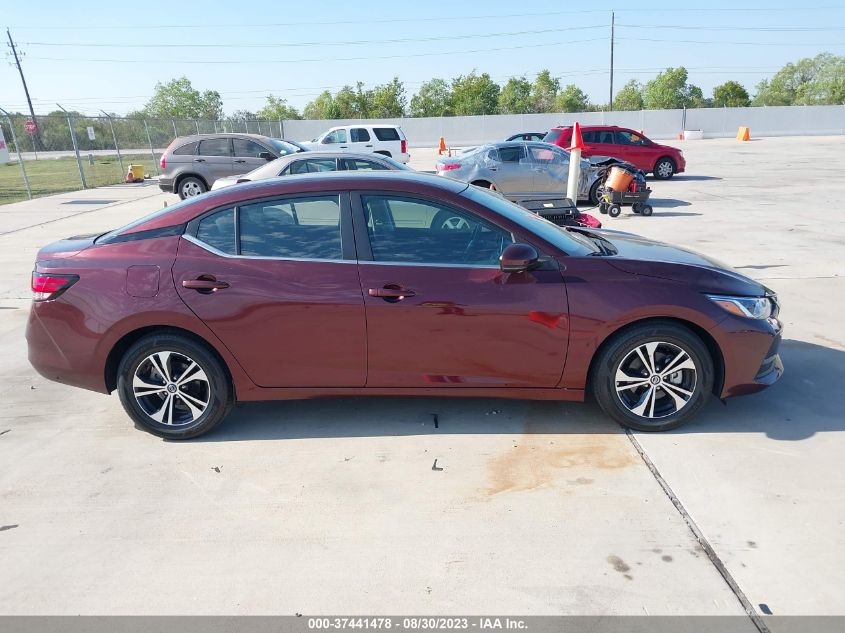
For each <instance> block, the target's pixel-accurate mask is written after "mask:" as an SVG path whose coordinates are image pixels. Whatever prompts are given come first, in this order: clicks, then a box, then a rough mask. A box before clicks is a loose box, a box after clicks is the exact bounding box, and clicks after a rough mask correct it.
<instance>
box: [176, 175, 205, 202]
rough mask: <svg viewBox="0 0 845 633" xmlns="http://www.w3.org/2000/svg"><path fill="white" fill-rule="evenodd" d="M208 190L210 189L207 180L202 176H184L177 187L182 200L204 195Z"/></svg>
mask: <svg viewBox="0 0 845 633" xmlns="http://www.w3.org/2000/svg"><path fill="white" fill-rule="evenodd" d="M206 191H208V187H207V186H206V184H205V181H204V180H203V179H202V178H197V177H196V176H186V177H185V178H182V179H181V180H180V181H179V186H178V188H177V193H178V194H179V197H180V198H181V199H182V200H184V199H185V198H193V197H195V196H199V195H202V194H204V193H205V192H206Z"/></svg>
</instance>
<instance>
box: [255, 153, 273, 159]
mask: <svg viewBox="0 0 845 633" xmlns="http://www.w3.org/2000/svg"><path fill="white" fill-rule="evenodd" d="M258 158H263V159H264V160H276V157H275V156H273V154H271V153H270V152H261V153H259V154H258Z"/></svg>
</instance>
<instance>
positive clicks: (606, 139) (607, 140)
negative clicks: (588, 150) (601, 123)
mask: <svg viewBox="0 0 845 633" xmlns="http://www.w3.org/2000/svg"><path fill="white" fill-rule="evenodd" d="M596 134H597V135H598V140H597V141H596V143H604V144H605V145H614V144H616V141H614V140H613V132H611V131H609V130H603V131H600V132H596Z"/></svg>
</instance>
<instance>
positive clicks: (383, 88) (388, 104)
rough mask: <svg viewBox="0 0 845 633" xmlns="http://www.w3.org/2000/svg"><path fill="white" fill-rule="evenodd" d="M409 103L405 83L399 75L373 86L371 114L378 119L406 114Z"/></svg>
mask: <svg viewBox="0 0 845 633" xmlns="http://www.w3.org/2000/svg"><path fill="white" fill-rule="evenodd" d="M407 103H408V100H407V99H406V97H405V85H404V84H403V83H402V82H401V81H399V77H394V78H393V79H392V80H391V81H390V82H388V83H386V84H382V85H380V86H376V87H375V88H373V91H372V99H371V111H370V113H369V116H371V117H375V118H377V119H389V118H396V117H401V116H402V115H404V114H405V106H406V105H407Z"/></svg>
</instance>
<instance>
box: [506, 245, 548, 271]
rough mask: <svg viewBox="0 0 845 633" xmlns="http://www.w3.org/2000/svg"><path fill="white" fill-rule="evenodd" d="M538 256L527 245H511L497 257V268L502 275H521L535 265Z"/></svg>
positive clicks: (535, 251) (531, 247)
mask: <svg viewBox="0 0 845 633" xmlns="http://www.w3.org/2000/svg"><path fill="white" fill-rule="evenodd" d="M539 260H540V255H539V253H537V250H536V249H535V248H534V247H533V246H529V245H528V244H511V245H509V246H507V247H506V248H505V250H504V251H502V254H501V255H500V256H499V268H501V269H502V272H503V273H522V272H525V271H526V270H531V269H532V268H533V267H535V266H536V265H537V263H538V262H539Z"/></svg>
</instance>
